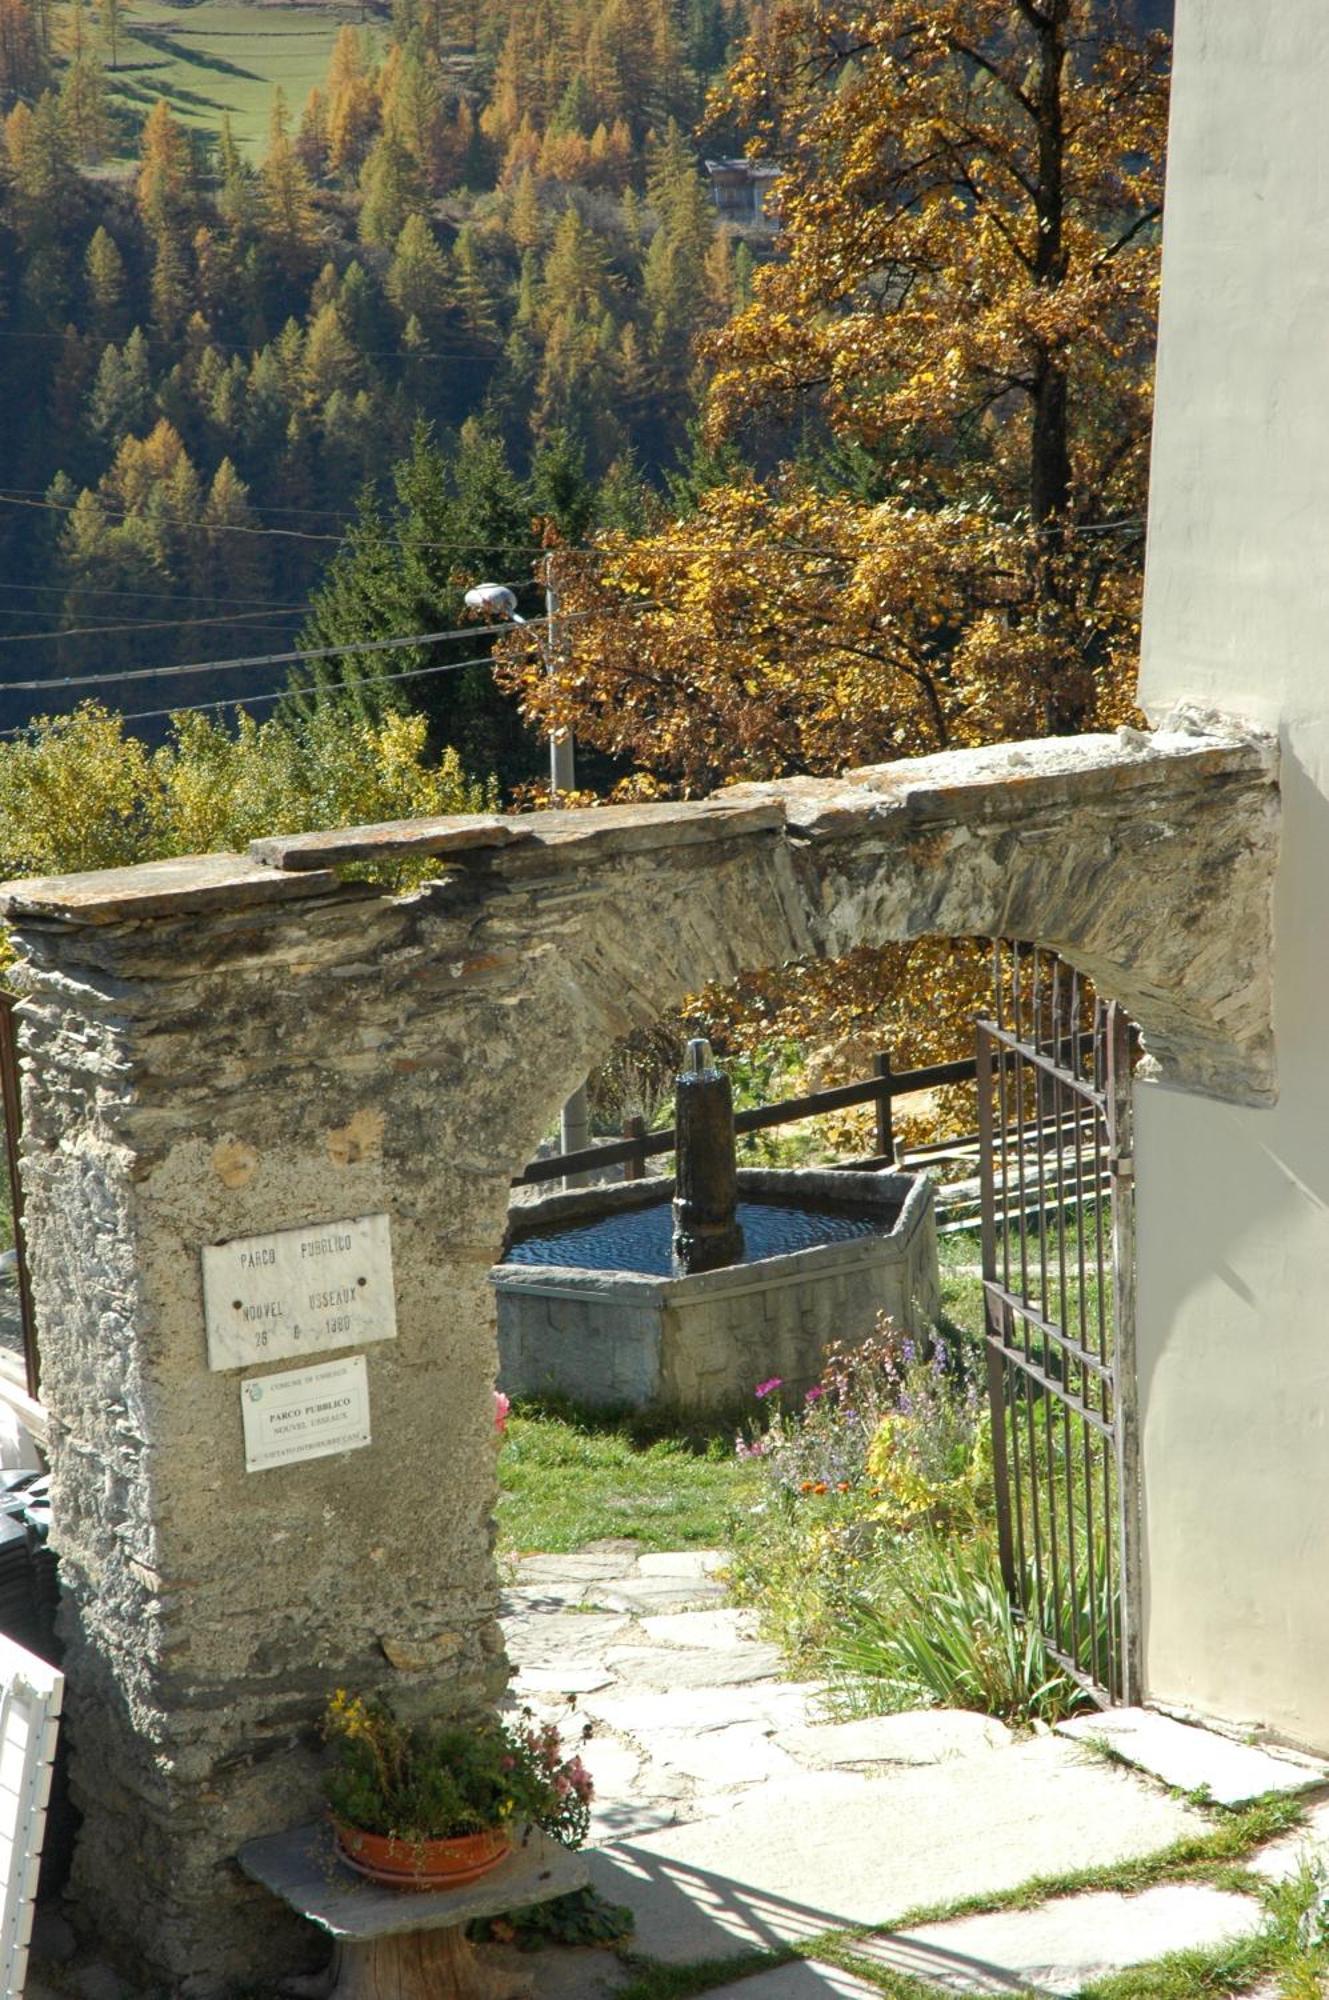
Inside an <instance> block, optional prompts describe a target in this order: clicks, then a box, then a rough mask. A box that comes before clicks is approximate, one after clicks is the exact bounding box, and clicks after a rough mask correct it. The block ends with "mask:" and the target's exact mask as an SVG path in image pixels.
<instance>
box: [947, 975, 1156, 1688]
mask: <svg viewBox="0 0 1329 2000" xmlns="http://www.w3.org/2000/svg"><path fill="white" fill-rule="evenodd" d="M993 972H994V980H993V984H994V988H995V996H996V997H995V1006H994V1017H993V1018H992V1019H991V1020H987V1021H980V1023H979V1025H978V1099H979V1139H980V1155H981V1162H982V1199H983V1238H982V1241H983V1293H984V1306H985V1315H984V1316H985V1325H986V1335H987V1359H988V1392H989V1397H990V1401H991V1408H992V1433H993V1465H994V1472H995V1478H996V1488H997V1519H998V1530H999V1535H1000V1544H1001V1562H1002V1569H1003V1572H1004V1574H1005V1578H1006V1585H1007V1588H1008V1590H1009V1591H1010V1593H1011V1598H1012V1601H1013V1602H1014V1603H1015V1604H1016V1605H1017V1606H1018V1607H1019V1608H1020V1610H1021V1611H1022V1612H1023V1613H1024V1615H1025V1617H1027V1618H1028V1619H1030V1620H1031V1621H1033V1622H1035V1623H1036V1624H1037V1625H1038V1627H1039V1629H1040V1630H1041V1632H1042V1634H1043V1636H1044V1639H1045V1641H1046V1643H1047V1645H1048V1648H1049V1650H1050V1651H1051V1652H1052V1653H1054V1654H1055V1656H1056V1658H1057V1659H1058V1660H1059V1661H1060V1662H1061V1663H1062V1664H1063V1665H1064V1666H1065V1667H1066V1668H1067V1669H1068V1670H1069V1671H1071V1672H1072V1673H1074V1674H1075V1676H1076V1677H1077V1678H1078V1679H1079V1680H1080V1681H1081V1682H1082V1683H1083V1684H1084V1685H1085V1686H1086V1687H1087V1688H1088V1689H1089V1691H1090V1692H1091V1693H1092V1694H1093V1695H1094V1697H1095V1698H1096V1699H1097V1700H1099V1701H1100V1702H1103V1703H1109V1702H1134V1701H1138V1700H1139V1698H1140V1664H1139V1662H1140V1624H1139V1615H1138V1590H1139V1576H1140V1565H1139V1556H1138V1543H1139V1452H1138V1438H1137V1430H1136V1408H1135V1244H1134V1217H1133V1182H1132V1161H1131V1061H1132V1030H1131V1024H1130V1022H1129V1021H1128V1020H1127V1018H1126V1016H1125V1015H1124V1014H1123V1013H1122V1011H1121V1009H1120V1008H1119V1007H1117V1006H1115V1005H1113V1004H1109V1003H1107V1002H1104V1001H1102V1000H1100V999H1098V998H1097V997H1096V996H1095V995H1094V994H1093V993H1092V992H1091V991H1090V990H1089V989H1088V987H1087V985H1086V983H1085V982H1084V981H1083V980H1082V979H1081V978H1080V977H1079V976H1078V975H1077V974H1076V973H1074V972H1072V971H1071V970H1070V968H1069V967H1067V966H1065V965H1063V964H1062V963H1061V961H1060V960H1059V959H1057V958H1055V957H1054V956H1053V955H1052V954H1051V953H1049V952H1043V951H1038V950H1035V949H1034V948H1033V947H1032V946H1028V945H1019V944H1006V943H1003V944H999V945H998V946H997V947H996V948H995V951H994V957H993Z"/></svg>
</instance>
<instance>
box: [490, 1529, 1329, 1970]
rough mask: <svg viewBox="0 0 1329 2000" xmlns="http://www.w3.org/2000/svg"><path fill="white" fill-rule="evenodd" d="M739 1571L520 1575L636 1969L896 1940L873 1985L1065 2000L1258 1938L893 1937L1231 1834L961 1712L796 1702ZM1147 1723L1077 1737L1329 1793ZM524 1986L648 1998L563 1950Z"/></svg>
mask: <svg viewBox="0 0 1329 2000" xmlns="http://www.w3.org/2000/svg"><path fill="white" fill-rule="evenodd" d="M722 1562H723V1558H722V1556H721V1555H720V1554H719V1553H718V1552H715V1551H695V1550H694V1551H686V1552H680V1553H677V1554H663V1555H640V1554H639V1553H638V1551H637V1546H636V1544H634V1543H631V1542H627V1541H623V1542H600V1543H595V1544H593V1545H592V1546H590V1547H589V1548H587V1549H584V1550H582V1551H580V1552H579V1553H578V1554H577V1555H573V1556H535V1557H529V1558H526V1559H524V1560H521V1561H519V1562H518V1563H517V1564H516V1566H515V1574H514V1577H513V1581H512V1584H511V1586H510V1588H509V1589H508V1591H507V1593H506V1601H505V1606H504V1613H505V1616H504V1626H505V1631H506V1634H507V1641H508V1648H509V1652H510V1654H511V1657H512V1660H513V1663H514V1667H515V1669H516V1674H515V1678H514V1682H513V1700H514V1702H515V1703H516V1704H518V1705H525V1706H528V1707H530V1708H531V1709H532V1710H533V1711H534V1712H535V1714H536V1715H538V1716H539V1717H540V1718H541V1719H544V1718H546V1717H548V1718H552V1719H554V1720H556V1721H557V1722H558V1723H559V1725H560V1727H561V1729H562V1730H563V1733H564V1737H565V1740H566V1739H567V1738H568V1737H569V1736H576V1735H577V1734H578V1732H580V1731H581V1730H582V1729H583V1728H585V1727H587V1726H589V1728H590V1730H591V1732H592V1733H591V1736H590V1739H589V1740H588V1742H587V1744H586V1746H585V1750H584V1755H585V1759H586V1762H587V1764H588V1766H589V1768H590V1770H591V1772H592V1774H593V1776H594V1778H595V1781H596V1804H595V1813H594V1819H593V1823H592V1830H591V1844H592V1845H593V1847H594V1850H595V1851H594V1852H593V1853H592V1855H591V1857H590V1858H591V1871H592V1880H593V1882H594V1883H595V1886H596V1887H597V1888H598V1889H599V1890H600V1891H601V1893H602V1894H604V1895H605V1896H606V1897H608V1898H609V1899H610V1900H611V1901H613V1902H616V1903H626V1904H628V1905H629V1906H630V1908H631V1909H632V1912H633V1916H634V1919H635V1925H636V1929H635V1933H634V1936H633V1938H632V1940H631V1943H630V1946H629V1947H628V1949H629V1950H630V1952H631V1953H632V1954H633V1955H634V1956H635V1957H636V1959H637V1961H638V1964H640V1962H641V1961H642V1960H647V1961H650V1960H655V1961H662V1962H665V1963H673V1964H682V1963H687V1962H689V1961H692V1960H697V1959H723V1958H725V1957H726V1956H735V1957H737V1956H739V1955H741V1954H743V1953H745V1952H749V1951H751V1950H752V1949H754V1948H767V1947H771V1946H785V1945H789V1944H794V1945H798V1944H806V1943H807V1942H808V1941H810V1940H812V1939H815V1938H819V1937H820V1936H821V1935H822V1934H823V1933H826V1932H830V1931H835V1930H842V1929H845V1928H847V1927H851V1926H869V1927H871V1929H872V1930H873V1931H874V1932H875V1933H877V1935H875V1936H873V1937H870V1938H865V1939H863V1940H861V1941H860V1942H859V1943H858V1944H856V1945H855V1947H854V1950H855V1953H856V1954H857V1955H858V1956H860V1957H861V1958H862V1959H863V1960H864V1961H865V1967H866V1964H873V1965H875V1966H878V1967H881V1968H883V1969H886V1968H889V1969H890V1970H893V1971H898V1972H908V1973H910V1974H912V1975H913V1976H914V1977H915V1978H916V1979H921V1980H923V1981H925V1982H926V1983H927V1985H928V1986H929V1987H930V1988H931V1989H932V1990H934V1991H935V1992H936V1993H937V1994H954V1993H974V1994H1031V1993H1033V1994H1040V1995H1057V1996H1062V1995H1071V1994H1075V1993H1077V1992H1078V1991H1079V1990H1080V1988H1081V1987H1082V1986H1083V1985H1084V1984H1086V1983H1087V1982H1088V1981H1089V1980H1091V1979H1096V1978H1100V1977H1102V1976H1103V1975H1104V1973H1105V1972H1108V1971H1112V1970H1114V1969H1117V1968H1120V1967H1124V1966H1128V1965H1133V1964H1139V1963H1143V1962H1145V1961H1148V1960H1152V1959H1153V1958H1155V1957H1158V1956H1160V1955H1162V1954H1163V1953H1164V1952H1167V1951H1172V1950H1177V1949H1183V1948H1190V1947H1201V1948H1205V1947H1212V1946H1215V1945H1217V1944H1219V1943H1220V1942H1222V1941H1224V1940H1226V1939H1229V1938H1234V1937H1238V1936H1243V1935H1250V1934H1252V1933H1254V1932H1255V1931H1256V1930H1258V1929H1259V1928H1260V1927H1261V1925H1262V1923H1263V1922H1264V1913H1263V1910H1262V1907H1261V1905H1260V1903H1259V1902H1258V1901H1257V1900H1256V1899H1255V1898H1253V1897H1250V1896H1244V1895H1238V1894H1233V1893H1230V1892H1226V1891H1219V1890H1216V1889H1213V1888H1209V1887H1207V1886H1205V1885H1203V1884H1180V1885H1177V1884H1169V1885H1163V1886H1161V1887H1158V1888H1156V1889H1153V1890H1149V1891H1146V1892H1145V1893H1144V1894H1143V1895H1139V1896H1134V1897H1129V1898H1127V1897H1123V1896H1119V1895H1102V1894H1099V1895H1084V1896H1077V1897H1067V1898H1060V1899H1056V1900H1054V1901H1051V1902H1048V1903H1045V1904H1042V1905H1040V1906H1037V1907H1035V1908H1034V1909H1032V1910H1020V1911H1009V1912H1002V1913H997V1914H993V1915H991V1916H986V1917H973V1918H965V1919H962V1920H957V1921H953V1922H950V1923H945V1924H936V1925H928V1926H924V1927H920V1928H918V1929H915V1930H911V1931H908V1932H891V1931H890V1928H889V1927H890V1926H891V1925H892V1923H893V1922H896V1921H897V1920H898V1919H900V1918H901V1917H903V1916H904V1915H905V1913H906V1912H907V1911H908V1910H910V1909H911V1908H918V1907H919V1906H921V1905H927V1904H931V1905H936V1904H939V1903H949V1902H952V1901H955V1900H957V1899H959V1898H961V1897H966V1896H977V1895H995V1894H998V1893H1000V1892H1002V1891H1006V1890H1010V1889H1013V1888H1016V1887H1017V1886H1019V1885H1020V1884H1022V1883H1024V1882H1026V1881H1028V1880H1030V1879H1031V1878H1034V1877H1038V1876H1047V1875H1059V1874H1064V1873H1066V1872H1068V1871H1070V1870H1074V1869H1084V1868H1092V1867H1102V1866H1107V1865H1110V1864H1112V1863H1115V1862H1119V1861H1123V1860H1127V1859H1130V1858H1133V1857H1137V1856H1141V1855H1145V1854H1149V1853H1152V1852H1155V1851H1157V1850H1158V1849H1160V1848H1163V1847H1166V1846H1168V1845H1169V1844H1170V1843H1171V1842H1173V1841H1175V1840H1177V1839H1179V1838H1181V1837H1182V1836H1183V1835H1185V1834H1189V1833H1198V1832H1203V1831H1205V1830H1206V1829H1207V1828H1208V1827H1209V1826H1210V1825H1211V1823H1212V1819H1211V1815H1210V1814H1209V1813H1207V1812H1205V1811H1203V1810H1201V1809H1200V1808H1199V1807H1197V1806H1196V1805H1195V1804H1193V1803H1190V1802H1188V1801H1187V1800H1185V1799H1183V1798H1181V1797H1179V1796H1177V1795H1176V1794H1175V1792H1169V1791H1167V1790H1165V1789H1164V1788H1163V1787H1162V1786H1161V1785H1160V1784H1158V1783H1155V1782H1151V1781H1150V1780H1149V1779H1148V1778H1146V1777H1144V1776H1141V1775H1137V1774H1136V1773H1135V1772H1133V1771H1130V1770H1126V1769H1123V1768H1121V1767H1120V1766H1119V1765H1118V1764H1117V1763H1115V1762H1112V1763H1109V1762H1107V1761H1106V1760H1105V1759H1104V1758H1103V1757H1101V1756H1099V1755H1097V1754H1096V1746H1095V1744H1094V1743H1093V1742H1088V1743H1086V1742H1084V1741H1077V1740H1075V1738H1074V1736H1071V1737H1067V1736H1063V1735H1061V1734H1053V1733H1050V1732H1047V1731H1040V1732H1037V1733H1035V1734H1033V1735H1029V1736H1023V1737H1017V1736H1015V1735H1014V1734H1013V1733H1012V1732H1011V1731H1010V1730H1008V1729H1006V1728H1004V1727H1003V1726H1002V1724H1000V1723H998V1722H994V1721H992V1720H991V1719H989V1718H987V1717H985V1716H978V1715H973V1714H970V1713H967V1712H959V1711H937V1710H931V1711H924V1712H920V1713H915V1714H909V1715H892V1716H883V1717H877V1718H871V1719H868V1720H858V1721H848V1722H836V1721H828V1720H827V1719H826V1716H825V1713H824V1703H823V1696H824V1693H825V1690H824V1688H823V1686H822V1685H820V1684H818V1683H814V1682H799V1681H789V1680H785V1679H782V1678H781V1677H780V1676H781V1660H780V1656H779V1654H778V1653H777V1652H776V1650H775V1649H774V1648H773V1647H770V1646H767V1645H765V1644H763V1643H762V1642H761V1641H760V1640H759V1639H758V1638H757V1636H756V1634H755V1630H754V1626H753V1621H752V1619H751V1617H750V1615H749V1614H747V1613H745V1612H742V1611H737V1610H735V1609H733V1608H732V1607H730V1606H729V1605H727V1603H726V1601H725V1592H724V1587H723V1584H722V1582H721V1581H720V1580H719V1579H718V1577H717V1574H716V1572H717V1571H718V1570H719V1569H720V1568H721V1567H722ZM1131 1715H1132V1716H1133V1718H1134V1719H1133V1720H1131V1721H1127V1722H1121V1721H1117V1722H1114V1723H1113V1724H1111V1725H1110V1726H1108V1727H1104V1726H1103V1724H1104V1719H1103V1718H1092V1719H1091V1723H1090V1724H1089V1725H1087V1726H1086V1728H1085V1729H1084V1730H1083V1731H1081V1732H1080V1734H1081V1735H1082V1736H1083V1735H1087V1736H1089V1737H1091V1738H1093V1737H1097V1736H1100V1735H1107V1734H1109V1733H1112V1734H1113V1735H1114V1736H1115V1738H1116V1739H1117V1742H1118V1747H1119V1749H1120V1751H1121V1754H1123V1755H1126V1756H1131V1755H1132V1754H1133V1752H1138V1754H1139V1757H1140V1760H1141V1761H1142V1762H1145V1763H1147V1762H1148V1761H1149V1758H1150V1755H1151V1754H1152V1756H1153V1757H1154V1759H1155V1761H1158V1760H1160V1759H1161V1760H1162V1762H1163V1763H1164V1764H1174V1763H1176V1761H1177V1760H1181V1763H1182V1766H1183V1767H1184V1770H1185V1773H1186V1776H1187V1781H1188V1783H1190V1784H1191V1785H1198V1784H1202V1783H1204V1782H1206V1772H1208V1773H1209V1776H1210V1777H1211V1778H1212V1780H1213V1789H1214V1791H1215V1793H1218V1792H1220V1791H1221V1792H1222V1794H1223V1796H1225V1797H1230V1798H1234V1799H1235V1798H1237V1797H1240V1796H1251V1795H1252V1793H1253V1792H1254V1791H1257V1790H1261V1789H1266V1788H1270V1787H1272V1786H1274V1785H1277V1784H1280V1783H1281V1784H1284V1785H1286V1786H1287V1788H1288V1789H1292V1790H1301V1789H1305V1788H1306V1787H1307V1786H1310V1785H1315V1784H1323V1783H1324V1782H1325V1780H1326V1779H1329V1771H1327V1770H1326V1768H1325V1767H1324V1766H1323V1765H1316V1764H1313V1763H1311V1762H1309V1761H1307V1760H1291V1759H1278V1758H1274V1757H1270V1756H1269V1755H1268V1753H1266V1752H1263V1751H1260V1752H1256V1751H1254V1750H1249V1751H1248V1750H1246V1749H1245V1748H1244V1747H1243V1746H1234V1745H1232V1744H1230V1743H1228V1742H1227V1741H1226V1740H1225V1739H1222V1738H1217V1737H1211V1736H1209V1735H1208V1733H1207V1732H1204V1731H1199V1730H1188V1729H1186V1728H1185V1727H1184V1726H1183V1725H1178V1724H1170V1723H1166V1722H1165V1721H1164V1719H1163V1718H1155V1717H1151V1716H1143V1714H1142V1712H1131ZM1095 1724H1098V1725H1099V1726H1098V1727H1095V1726H1094V1725H1095ZM1178 1731H1180V1734H1179V1735H1178V1734H1177V1732H1178ZM1243 1781H1248V1783H1247V1789H1246V1791H1245V1792H1244V1793H1243V1791H1242V1785H1243ZM1308 1841H1309V1842H1311V1843H1312V1844H1313V1845H1315V1846H1316V1847H1319V1848H1321V1849H1322V1850H1323V1852H1324V1853H1325V1855H1326V1856H1329V1804H1326V1805H1325V1806H1324V1807H1320V1808H1316V1809H1315V1811H1314V1813H1313V1820H1312V1825H1311V1826H1310V1827H1309V1828H1308V1829H1307V1832H1306V1834H1305V1835H1304V1836H1301V1837H1294V1838H1293V1839H1292V1840H1290V1841H1285V1842H1280V1843H1278V1844H1277V1846H1275V1847H1272V1848H1270V1849H1269V1850H1267V1852H1266V1854H1265V1855H1264V1856H1262V1857H1259V1858H1257V1859H1256V1861H1255V1862H1254V1863H1253V1864H1252V1865H1253V1866H1255V1867H1256V1868H1257V1869H1259V1870H1261V1871H1262V1872H1263V1873H1265V1875H1266V1876H1268V1877H1269V1878H1270V1879H1274V1878H1276V1877H1277V1876H1279V1875H1280V1874H1286V1873H1288V1872H1291V1871H1292V1870H1293V1869H1294V1868H1295V1867H1296V1865H1297V1863H1298V1860H1299V1858H1300V1855H1301V1854H1302V1853H1303V1852H1304V1851H1305V1849H1306V1845H1307V1842H1308ZM516 1962H517V1961H516V1960H515V1959H514V1964H515V1963H516ZM524 1965H525V1968H526V1969H527V1970H528V1971H529V1972H532V1973H533V1975H534V1978H535V1990H536V1994H537V2000H599V1996H603V1995H607V1994H611V1993H613V1992H614V1991H615V1990H616V1989H617V1988H618V1987H620V1986H622V1985H624V1984H626V1983H627V1981H628V1979H629V1978H630V1977H631V1976H633V1975H632V1972H631V1970H630V1969H626V1968H625V1967H624V1966H623V1964H622V1963H621V1962H620V1961H619V1959H618V1958H617V1957H616V1956H615V1955H614V1954H613V1953H610V1952H604V1951H594V1952H592V1951H566V1950H565V1951H558V1950H551V1951H545V1952H540V1953H537V1954H533V1955H532V1956H531V1957H529V1958H527V1959H526V1960H524ZM713 1991H715V1992H716V1994H717V2000H859V1996H861V1995H867V1994H873V1993H879V1991H880V1989H879V1988H878V1987H876V1986H873V1985H872V1984H871V1983H869V1982H867V1981H865V1980H864V1979H860V1978H859V1977H857V1976H856V1975H853V1974H849V1973H846V1972H843V1971H838V1970H836V1969H835V1968H834V1967H832V1966H829V1965H826V1964H823V1963H819V1962H817V1961H816V1960H815V1959H813V1960H810V1961H803V1962H801V1963H798V1964H795V1965H786V1966H782V1967H780V1968H778V1969H776V1970H774V1971H769V1972H760V1973H757V1974H755V1975H754V1976H751V1977H746V1978H736V1979H734V1980H733V1981H732V1982H731V1983H730V1984H728V1985H726V1986H724V1987H723V1988H720V1989H713ZM1252 2000H1260V1996H1258V1995H1256V1996H1252Z"/></svg>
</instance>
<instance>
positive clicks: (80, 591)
mask: <svg viewBox="0 0 1329 2000" xmlns="http://www.w3.org/2000/svg"><path fill="white" fill-rule="evenodd" d="M0 590H21V591H24V592H37V591H40V592H41V594H42V595H43V596H44V597H117V598H119V597H138V598H143V599H146V600H148V601H150V602H152V603H154V604H179V603H180V602H181V598H180V594H179V592H178V591H175V590H132V589H131V590H125V589H121V588H120V587H119V586H117V585H115V584H110V583H105V584H103V583H84V582H82V580H81V579H80V580H79V581H77V582H73V581H71V582H69V583H9V582H8V581H6V580H5V579H4V578H3V577H0ZM202 602H204V603H206V604H245V605H248V606H249V607H250V609H251V610H254V611H264V610H270V609H272V606H271V604H270V602H269V600H268V599H267V598H266V597H234V596H231V595H229V594H227V593H224V592H221V591H215V590H209V591H208V592H206V594H205V596H204V598H203V599H202ZM5 615H6V616H9V615H10V614H9V613H6V614H5ZM12 615H14V616H15V617H18V616H21V615H22V614H21V612H18V611H16V612H15V613H13V614H12ZM29 615H30V616H31V617H33V618H46V617H56V618H60V617H63V616H64V613H63V612H58V611H57V612H49V613H48V612H45V611H41V610H37V609H34V610H33V611H32V612H31V613H30V614H29Z"/></svg>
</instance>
